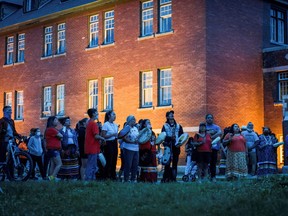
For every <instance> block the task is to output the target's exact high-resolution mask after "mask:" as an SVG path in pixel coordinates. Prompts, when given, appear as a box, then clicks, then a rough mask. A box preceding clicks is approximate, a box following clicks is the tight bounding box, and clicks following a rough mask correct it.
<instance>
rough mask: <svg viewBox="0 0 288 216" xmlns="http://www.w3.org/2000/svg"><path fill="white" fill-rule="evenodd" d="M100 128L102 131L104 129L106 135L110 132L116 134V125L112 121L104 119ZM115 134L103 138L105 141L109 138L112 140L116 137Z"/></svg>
mask: <svg viewBox="0 0 288 216" xmlns="http://www.w3.org/2000/svg"><path fill="white" fill-rule="evenodd" d="M102 130H103V131H106V135H108V136H109V135H112V134H117V133H118V125H117V124H115V123H114V122H112V123H111V122H109V121H106V122H105V123H104V124H103V126H102ZM116 138H117V136H111V137H109V138H105V140H106V141H109V140H114V139H116Z"/></svg>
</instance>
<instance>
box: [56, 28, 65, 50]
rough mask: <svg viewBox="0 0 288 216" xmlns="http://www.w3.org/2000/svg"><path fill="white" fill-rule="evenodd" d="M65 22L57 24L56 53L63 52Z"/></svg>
mask: <svg viewBox="0 0 288 216" xmlns="http://www.w3.org/2000/svg"><path fill="white" fill-rule="evenodd" d="M65 46H66V45H65V23H61V24H59V25H58V37H57V54H61V53H65V51H66V47H65Z"/></svg>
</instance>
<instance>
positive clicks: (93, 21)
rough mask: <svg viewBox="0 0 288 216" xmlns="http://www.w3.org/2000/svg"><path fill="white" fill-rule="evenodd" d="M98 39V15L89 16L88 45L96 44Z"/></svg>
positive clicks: (94, 45) (93, 45)
mask: <svg viewBox="0 0 288 216" xmlns="http://www.w3.org/2000/svg"><path fill="white" fill-rule="evenodd" d="M98 39H99V19H98V15H94V16H90V42H89V47H96V46H98Z"/></svg>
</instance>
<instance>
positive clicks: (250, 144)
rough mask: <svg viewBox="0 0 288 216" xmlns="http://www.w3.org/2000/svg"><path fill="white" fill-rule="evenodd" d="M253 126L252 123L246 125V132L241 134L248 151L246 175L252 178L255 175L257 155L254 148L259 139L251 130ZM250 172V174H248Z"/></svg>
mask: <svg viewBox="0 0 288 216" xmlns="http://www.w3.org/2000/svg"><path fill="white" fill-rule="evenodd" d="M253 128H254V125H253V123H252V122H249V123H248V124H247V130H246V131H243V132H242V133H241V134H242V136H244V138H245V140H246V148H247V150H248V160H247V167H248V173H249V174H251V175H252V176H254V175H256V165H257V155H256V146H258V144H259V137H258V135H257V134H256V133H255V132H254V130H253ZM249 171H250V172H249Z"/></svg>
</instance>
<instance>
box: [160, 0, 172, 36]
mask: <svg viewBox="0 0 288 216" xmlns="http://www.w3.org/2000/svg"><path fill="white" fill-rule="evenodd" d="M169 31H172V0H160V11H159V32H169Z"/></svg>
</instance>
